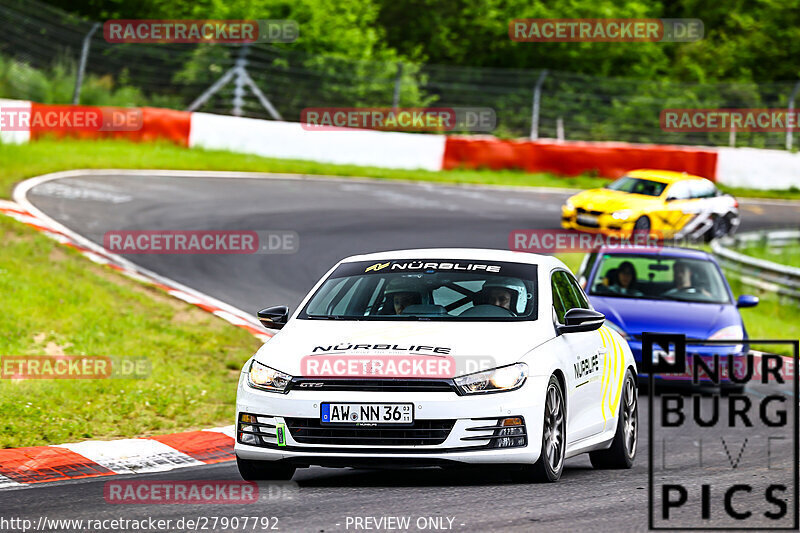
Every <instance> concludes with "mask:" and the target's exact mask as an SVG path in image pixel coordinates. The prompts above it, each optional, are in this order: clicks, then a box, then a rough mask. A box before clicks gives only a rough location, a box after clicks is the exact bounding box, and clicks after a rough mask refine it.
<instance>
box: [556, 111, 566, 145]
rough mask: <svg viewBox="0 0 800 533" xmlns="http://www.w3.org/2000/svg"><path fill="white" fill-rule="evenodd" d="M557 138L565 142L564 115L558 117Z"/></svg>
mask: <svg viewBox="0 0 800 533" xmlns="http://www.w3.org/2000/svg"><path fill="white" fill-rule="evenodd" d="M556 139H557V140H558V142H564V117H558V118H557V119H556Z"/></svg>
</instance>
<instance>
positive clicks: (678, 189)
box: [667, 181, 690, 200]
mask: <svg viewBox="0 0 800 533" xmlns="http://www.w3.org/2000/svg"><path fill="white" fill-rule="evenodd" d="M667 198H672V199H674V200H688V199H689V198H690V193H689V184H688V183H687V182H685V181H679V182H677V183H673V184H672V187H670V188H669V193H667Z"/></svg>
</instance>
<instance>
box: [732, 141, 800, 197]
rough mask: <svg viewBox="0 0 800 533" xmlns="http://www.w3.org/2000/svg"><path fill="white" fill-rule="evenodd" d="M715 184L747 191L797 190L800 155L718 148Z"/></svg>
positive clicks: (798, 185) (799, 182)
mask: <svg viewBox="0 0 800 533" xmlns="http://www.w3.org/2000/svg"><path fill="white" fill-rule="evenodd" d="M717 182H718V183H722V184H724V185H728V186H730V187H747V188H750V189H789V188H790V187H793V186H794V187H798V188H800V153H791V152H784V151H782V150H764V149H761V148H725V147H720V148H717Z"/></svg>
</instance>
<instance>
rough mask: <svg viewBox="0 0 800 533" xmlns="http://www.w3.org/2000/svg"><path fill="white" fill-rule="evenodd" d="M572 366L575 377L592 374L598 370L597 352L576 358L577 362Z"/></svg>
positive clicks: (598, 357) (598, 359)
mask: <svg viewBox="0 0 800 533" xmlns="http://www.w3.org/2000/svg"><path fill="white" fill-rule="evenodd" d="M574 366H575V379H580V378H583V377H586V376H588V375H590V374H594V373H595V372H597V371H598V370H600V356H599V355H598V354H594V355H592V356H591V357H586V358H584V359H578V362H577V363H575V365H574Z"/></svg>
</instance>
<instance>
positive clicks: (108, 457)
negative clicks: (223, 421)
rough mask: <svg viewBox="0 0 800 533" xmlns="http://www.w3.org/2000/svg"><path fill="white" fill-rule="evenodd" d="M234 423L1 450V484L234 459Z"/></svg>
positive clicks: (140, 471) (162, 469)
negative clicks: (124, 437)
mask: <svg viewBox="0 0 800 533" xmlns="http://www.w3.org/2000/svg"><path fill="white" fill-rule="evenodd" d="M233 443H234V426H226V427H221V428H213V429H205V430H201V431H189V432H185V433H173V434H171V435H159V436H155V437H148V438H142V439H122V440H112V441H85V442H78V443H74V444H59V445H57V446H33V447H29V448H11V449H7V450H0V489H8V488H21V487H24V486H26V485H30V484H35V483H45V482H52V481H67V480H74V479H82V478H88V477H97V476H111V475H115V474H145V473H151V472H165V471H167V470H172V469H175V468H185V467H189V466H199V465H204V464H214V463H220V462H223V461H230V460H232V459H233V458H234V454H233Z"/></svg>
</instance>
